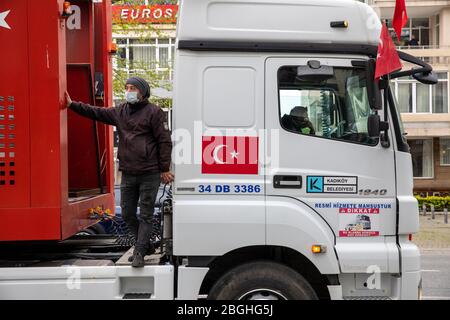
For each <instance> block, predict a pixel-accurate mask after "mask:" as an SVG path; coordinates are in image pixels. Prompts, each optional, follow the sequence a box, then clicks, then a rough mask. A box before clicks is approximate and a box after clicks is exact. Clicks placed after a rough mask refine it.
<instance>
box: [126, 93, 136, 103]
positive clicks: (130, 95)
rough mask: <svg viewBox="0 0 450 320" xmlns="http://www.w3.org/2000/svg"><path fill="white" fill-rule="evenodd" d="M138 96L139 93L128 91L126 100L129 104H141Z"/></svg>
mask: <svg viewBox="0 0 450 320" xmlns="http://www.w3.org/2000/svg"><path fill="white" fill-rule="evenodd" d="M137 94H138V93H137V92H132V91H127V92H125V99H126V100H127V102H128V103H131V104H134V103H137V102H139V99H138V95H137Z"/></svg>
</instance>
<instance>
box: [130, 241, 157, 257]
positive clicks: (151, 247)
mask: <svg viewBox="0 0 450 320" xmlns="http://www.w3.org/2000/svg"><path fill="white" fill-rule="evenodd" d="M134 252H136V249H134V251H133V254H132V255H131V256H129V257H128V262H132V261H133V260H134ZM155 252H156V249H155V247H154V245H153V244H152V243H150V245H149V246H148V249H147V251H146V252H145V255H146V256H151V255H152V254H154V253H155Z"/></svg>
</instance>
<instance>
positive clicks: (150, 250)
mask: <svg viewBox="0 0 450 320" xmlns="http://www.w3.org/2000/svg"><path fill="white" fill-rule="evenodd" d="M155 252H156V249H155V246H154V245H153V243H151V242H150V244H149V246H148V248H147V251H146V252H145V255H146V256H151V255H152V254H154V253H155Z"/></svg>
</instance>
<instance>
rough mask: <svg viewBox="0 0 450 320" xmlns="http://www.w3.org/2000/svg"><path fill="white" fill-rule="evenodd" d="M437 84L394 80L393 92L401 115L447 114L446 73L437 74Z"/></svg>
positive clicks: (447, 86)
mask: <svg viewBox="0 0 450 320" xmlns="http://www.w3.org/2000/svg"><path fill="white" fill-rule="evenodd" d="M437 75H438V79H439V82H438V83H437V84H436V85H426V84H423V83H420V82H417V81H415V80H413V78H411V77H407V78H399V79H395V80H394V84H395V85H394V91H395V95H396V97H397V100H398V108H399V111H400V112H401V113H448V110H449V109H448V104H449V100H448V92H449V84H448V73H447V72H438V73H437Z"/></svg>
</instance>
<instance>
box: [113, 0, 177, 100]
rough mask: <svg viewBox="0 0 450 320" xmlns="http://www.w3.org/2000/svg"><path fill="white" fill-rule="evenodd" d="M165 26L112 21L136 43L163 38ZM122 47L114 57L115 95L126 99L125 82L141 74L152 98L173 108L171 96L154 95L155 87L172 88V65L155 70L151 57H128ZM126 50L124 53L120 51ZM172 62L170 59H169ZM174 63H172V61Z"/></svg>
mask: <svg viewBox="0 0 450 320" xmlns="http://www.w3.org/2000/svg"><path fill="white" fill-rule="evenodd" d="M143 3H144V1H142V0H124V1H113V4H114V5H121V4H122V5H123V4H126V5H130V6H131V7H133V6H140V5H142V4H143ZM177 3H178V1H167V0H160V1H155V0H153V1H152V0H150V1H149V5H153V4H177ZM163 32H164V28H161V26H158V25H152V24H141V23H139V22H137V21H120V22H118V21H115V22H114V23H113V33H114V34H118V35H121V36H123V37H129V36H132V37H133V39H135V40H134V41H135V43H136V42H137V43H142V44H144V43H151V41H154V38H155V37H157V38H159V39H162V38H163V37H164V33H163ZM123 50H124V49H123V48H118V53H117V55H116V56H115V57H114V59H115V62H116V66H115V68H114V69H113V92H114V96H115V97H117V98H119V99H121V100H123V99H124V97H125V83H126V80H127V79H128V78H129V77H131V76H138V77H142V78H144V79H146V80H147V81H148V83H149V84H150V87H151V88H152V96H151V97H150V100H151V101H152V102H154V103H156V104H158V105H159V106H161V107H164V108H171V106H172V100H171V99H162V98H161V97H157V96H153V92H154V90H153V89H155V88H163V89H166V90H168V91H171V89H172V83H171V81H169V79H170V72H172V71H171V69H172V68H169V69H168V70H167V71H158V72H157V71H156V63H155V62H150V61H142V60H137V59H134V60H132V59H127V58H125V54H124V51H123ZM121 53H123V54H121ZM169 63H170V62H169ZM170 64H171V63H170Z"/></svg>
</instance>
